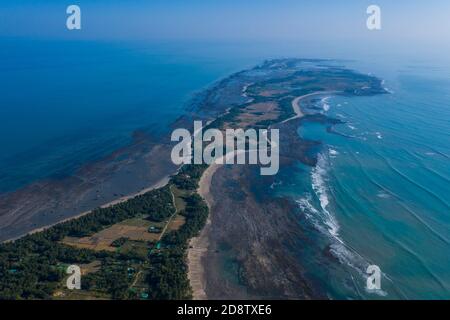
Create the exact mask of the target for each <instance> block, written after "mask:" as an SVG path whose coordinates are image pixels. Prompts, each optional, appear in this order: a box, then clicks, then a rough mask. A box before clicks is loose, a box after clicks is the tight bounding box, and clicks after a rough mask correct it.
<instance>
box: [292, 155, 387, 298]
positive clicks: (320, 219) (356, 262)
mask: <svg viewBox="0 0 450 320" xmlns="http://www.w3.org/2000/svg"><path fill="white" fill-rule="evenodd" d="M332 150H333V149H330V150H329V151H330V153H331V151H332ZM333 151H335V150H333ZM326 176H327V159H326V158H325V156H324V155H319V156H318V161H317V165H316V166H315V168H314V169H313V170H312V171H311V182H312V183H311V186H312V189H313V191H314V195H315V196H316V197H317V199H318V200H319V203H320V208H316V207H315V206H314V204H313V203H314V202H313V195H312V194H309V193H307V194H305V195H304V196H303V197H302V198H300V199H298V200H296V202H297V204H298V205H299V207H300V209H301V210H302V212H303V213H304V214H305V217H306V218H307V219H308V221H310V222H311V223H312V225H313V226H314V227H315V228H316V229H317V230H318V231H319V232H321V233H322V234H324V235H325V236H327V237H328V238H329V239H330V240H331V242H332V243H331V245H330V253H331V254H333V255H334V256H335V257H336V258H337V259H338V260H339V262H340V263H342V264H343V265H347V266H349V267H351V268H352V269H354V270H355V271H356V272H357V273H358V274H359V275H360V276H361V277H362V279H363V281H366V280H367V277H368V275H367V274H366V270H367V267H368V266H369V265H370V263H369V262H368V261H367V260H366V259H365V258H364V257H363V256H361V255H360V254H359V253H358V252H356V251H355V250H354V249H353V248H351V247H349V246H348V245H347V244H345V243H344V241H343V240H342V239H341V237H340V236H339V229H340V226H339V223H338V221H337V219H336V217H335V216H334V214H332V213H331V212H330V209H329V205H330V200H329V196H328V192H329V190H328V187H327V178H326ZM366 291H367V290H366ZM368 292H369V293H375V294H378V295H380V296H386V295H387V293H386V292H385V291H382V290H375V291H374V290H372V291H368Z"/></svg>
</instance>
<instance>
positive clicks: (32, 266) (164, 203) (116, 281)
mask: <svg viewBox="0 0 450 320" xmlns="http://www.w3.org/2000/svg"><path fill="white" fill-rule="evenodd" d="M205 169H206V166H203V165H189V166H184V167H183V168H182V169H181V170H180V172H179V173H178V174H176V175H175V176H173V177H172V178H171V181H170V182H169V184H168V185H167V186H165V187H163V188H160V189H157V190H152V191H150V192H147V193H145V194H143V195H140V196H136V197H135V198H133V199H130V200H128V201H126V202H123V203H120V204H117V205H114V206H111V207H109V208H98V209H95V210H93V211H92V212H90V213H89V214H87V215H85V216H82V217H80V218H77V219H73V220H70V221H67V222H64V223H60V224H58V225H56V226H53V227H50V228H48V229H47V230H45V231H42V232H39V233H35V234H31V235H27V236H25V237H23V238H21V239H18V240H16V241H14V242H8V243H3V244H0V275H1V276H0V299H51V298H52V295H53V293H54V292H55V290H56V289H57V288H58V287H59V288H60V287H61V285H62V282H63V280H64V278H65V277H66V276H67V275H66V268H67V266H68V265H70V264H87V263H91V262H93V261H100V263H101V267H100V270H99V271H96V272H93V273H89V274H87V275H85V276H83V277H82V289H84V290H94V291H96V292H104V293H106V294H108V295H109V296H110V297H111V298H113V299H135V298H139V296H138V295H137V294H136V293H134V292H133V291H130V290H129V287H130V285H131V279H132V277H131V275H130V269H131V270H132V269H133V268H131V266H132V265H136V264H137V265H139V264H141V265H143V264H146V265H149V270H150V272H149V275H148V276H147V278H146V279H145V282H146V283H147V284H148V298H150V299H186V298H189V297H190V296H191V288H190V285H189V281H188V278H187V274H186V270H187V266H186V262H185V257H186V249H187V242H188V240H189V238H190V237H192V236H194V235H196V234H197V233H198V232H199V231H200V230H201V229H202V228H203V226H204V224H205V222H206V219H207V216H208V208H207V206H206V204H205V203H204V201H203V199H202V198H201V197H200V196H198V195H197V194H196V193H195V191H194V190H195V189H196V187H197V186H198V181H199V179H200V177H201V175H202V174H203V172H204V170H205ZM172 184H174V185H176V186H177V187H178V188H179V189H182V190H186V191H189V192H188V194H189V196H186V199H185V200H186V203H187V205H186V208H185V210H184V211H182V212H180V213H179V214H182V215H184V216H185V218H186V219H185V224H184V225H183V226H182V227H181V228H180V229H179V230H177V231H171V232H169V233H167V234H166V235H165V236H164V237H163V239H162V241H161V242H160V243H159V244H158V246H156V245H155V248H156V247H157V249H155V248H153V249H151V250H149V253H148V256H147V257H146V258H145V259H144V260H145V261H142V258H140V257H139V255H137V254H134V253H133V252H128V253H126V254H122V253H120V252H119V251H117V252H106V251H94V250H90V249H78V248H75V247H71V246H68V245H64V244H62V243H60V241H61V240H63V239H64V237H66V236H71V237H84V236H91V235H93V234H95V233H97V232H99V231H101V230H103V229H105V228H108V227H110V226H111V225H113V224H116V223H119V222H121V221H124V220H126V219H130V218H133V217H141V216H148V219H150V220H152V221H157V222H158V221H164V220H166V219H167V218H168V217H170V216H171V215H173V214H174V213H175V207H174V203H173V195H172V193H171V190H170V186H171V185H172ZM125 242H126V239H118V240H116V242H115V243H114V245H115V246H121V245H122V244H123V243H125Z"/></svg>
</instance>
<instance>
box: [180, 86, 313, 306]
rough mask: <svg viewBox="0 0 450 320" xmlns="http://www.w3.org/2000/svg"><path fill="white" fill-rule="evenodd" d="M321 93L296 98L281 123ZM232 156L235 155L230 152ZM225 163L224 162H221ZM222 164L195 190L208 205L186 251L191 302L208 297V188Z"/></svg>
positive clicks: (297, 115)
mask: <svg viewBox="0 0 450 320" xmlns="http://www.w3.org/2000/svg"><path fill="white" fill-rule="evenodd" d="M247 87H248V85H246V86H245V87H244V90H243V95H245V91H246V89H247ZM320 93H322V92H313V93H309V94H306V95H303V96H299V97H296V98H294V99H293V100H292V102H291V105H292V109H293V111H294V113H295V116H293V117H291V118H288V119H286V120H284V121H282V122H281V123H285V122H288V121H290V120H294V119H297V118H302V117H303V116H304V115H305V114H304V113H303V112H302V111H301V109H300V104H299V102H300V100H302V99H304V98H307V97H309V96H312V95H316V94H320ZM231 154H232V155H233V156H234V155H235V153H234V152H231ZM227 156H229V155H228V154H225V155H224V156H223V159H226V158H227ZM223 162H225V161H223ZM222 165H223V164H217V163H215V164H212V165H210V166H209V167H208V168H207V169H206V170H205V171H204V172H203V175H202V177H201V178H200V181H199V187H198V189H197V192H198V194H199V195H200V196H201V197H202V198H203V199H204V200H205V202H206V204H207V205H208V209H209V214H208V220H207V221H206V224H205V226H204V227H203V229H202V230H201V232H200V234H199V235H198V236H197V237H194V238H191V239H190V240H189V245H188V250H187V265H188V279H189V282H190V284H191V288H192V298H193V300H207V299H208V296H207V294H206V276H205V268H204V264H203V261H202V260H203V259H204V257H205V256H206V254H207V252H208V248H209V239H208V233H209V230H210V228H211V214H212V206H213V204H214V199H213V198H212V195H211V192H210V188H211V183H212V178H213V176H214V174H215V173H216V171H217V169H219V167H220V166H222Z"/></svg>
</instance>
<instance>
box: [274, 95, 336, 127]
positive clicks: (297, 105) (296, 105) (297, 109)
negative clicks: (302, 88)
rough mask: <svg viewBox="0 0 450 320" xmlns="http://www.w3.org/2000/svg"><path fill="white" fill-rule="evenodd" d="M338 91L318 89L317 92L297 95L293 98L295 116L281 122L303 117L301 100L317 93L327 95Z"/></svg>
mask: <svg viewBox="0 0 450 320" xmlns="http://www.w3.org/2000/svg"><path fill="white" fill-rule="evenodd" d="M336 92H337V91H317V92H312V93H308V94H305V95H303V96H300V97H297V98H295V99H294V100H292V109H293V110H294V112H295V116H293V117H290V118H289V119H286V120H284V121H282V122H281V123H285V122H288V121H291V120H294V119H297V118H302V117H303V116H305V114H304V113H303V112H302V109H301V108H300V101H301V100H303V99H305V98H308V97H311V96H315V95H327V94H331V93H336Z"/></svg>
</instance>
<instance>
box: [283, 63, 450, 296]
mask: <svg viewBox="0 0 450 320" xmlns="http://www.w3.org/2000/svg"><path fill="white" fill-rule="evenodd" d="M348 66H349V67H350V68H352V67H355V69H356V70H370V71H371V72H372V73H373V74H374V75H376V76H378V77H381V78H383V79H384V80H385V83H384V85H385V86H386V88H387V89H388V90H389V91H390V94H388V95H378V96H373V97H356V98H355V97H351V98H348V97H342V96H341V97H339V96H337V97H327V98H324V99H320V100H317V101H316V102H315V106H316V107H317V108H319V110H322V111H320V112H321V113H324V114H326V115H327V116H329V117H333V118H337V119H340V120H342V122H343V123H342V124H339V125H336V126H335V127H334V128H333V130H332V132H329V130H326V128H325V127H324V126H323V125H320V124H317V123H308V122H306V123H304V124H303V125H302V126H301V127H300V128H299V130H298V133H299V135H300V136H301V137H303V138H306V139H312V140H319V141H322V142H323V145H322V146H321V148H320V150H319V153H318V154H319V155H318V164H317V166H316V167H315V168H309V167H306V166H299V167H298V168H296V170H295V172H296V174H295V175H294V177H290V176H289V174H284V175H283V177H284V181H280V184H279V190H278V192H279V194H284V195H289V196H290V197H292V198H293V199H294V200H295V201H296V202H297V203H298V206H299V208H300V209H301V210H302V211H303V212H304V213H305V215H306V221H307V222H308V224H310V225H311V229H310V233H311V235H310V236H311V237H314V238H319V239H318V244H317V246H316V247H314V248H310V249H308V250H307V253H305V255H304V256H303V257H302V261H304V262H305V263H306V264H307V265H308V266H309V268H308V270H314V272H313V273H312V274H311V277H313V278H317V279H318V281H319V282H320V283H322V285H323V286H324V287H325V289H326V292H327V293H328V295H329V296H330V297H332V298H337V299H348V298H350V299H360V298H363V299H383V298H387V299H448V298H449V295H450V255H449V253H450V233H449V231H450V201H449V199H450V198H449V194H450V166H449V163H450V162H449V159H450V158H449V157H450V78H449V77H448V74H449V73H448V71H449V69H445V68H443V67H442V66H437V65H434V64H433V63H431V62H429V63H427V62H424V61H421V62H418V63H408V64H401V63H399V64H397V65H394V66H393V65H390V66H384V67H382V68H380V69H379V70H374V68H373V66H372V67H370V66H369V65H367V64H364V63H363V62H358V63H354V64H352V63H349V65H348ZM388 67H389V68H388ZM387 70H388V71H387ZM324 251H325V252H326V253H330V254H331V256H332V259H334V260H335V262H336V263H333V264H332V265H330V264H329V262H328V261H329V259H325V258H324V256H327V257H329V255H328V254H324ZM369 265H376V266H378V267H379V268H380V270H381V274H382V277H381V288H380V289H379V290H367V289H366V281H367V277H368V273H367V272H366V271H367V267H368V266H369Z"/></svg>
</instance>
